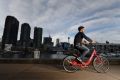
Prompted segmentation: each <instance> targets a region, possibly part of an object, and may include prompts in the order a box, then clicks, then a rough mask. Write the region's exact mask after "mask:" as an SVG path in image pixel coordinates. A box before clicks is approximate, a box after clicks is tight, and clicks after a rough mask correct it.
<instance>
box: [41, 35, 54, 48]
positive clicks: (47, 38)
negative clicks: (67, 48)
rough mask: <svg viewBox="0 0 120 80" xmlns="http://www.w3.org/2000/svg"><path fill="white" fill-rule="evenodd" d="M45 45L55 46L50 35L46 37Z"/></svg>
mask: <svg viewBox="0 0 120 80" xmlns="http://www.w3.org/2000/svg"><path fill="white" fill-rule="evenodd" d="M43 45H44V46H45V47H53V42H52V38H51V37H50V36H49V37H44V41H43Z"/></svg>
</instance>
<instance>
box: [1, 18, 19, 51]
mask: <svg viewBox="0 0 120 80" xmlns="http://www.w3.org/2000/svg"><path fill="white" fill-rule="evenodd" d="M18 28H19V21H18V20H17V19H16V18H15V17H13V16H7V17H6V20H5V27H4V32H3V36H2V49H4V47H5V44H12V45H16V42H17V35H18Z"/></svg>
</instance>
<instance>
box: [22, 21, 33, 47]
mask: <svg viewBox="0 0 120 80" xmlns="http://www.w3.org/2000/svg"><path fill="white" fill-rule="evenodd" d="M30 32H31V28H30V25H29V24H28V23H23V24H22V26H21V34H20V44H21V46H24V47H28V46H29V43H30V40H31V38H30Z"/></svg>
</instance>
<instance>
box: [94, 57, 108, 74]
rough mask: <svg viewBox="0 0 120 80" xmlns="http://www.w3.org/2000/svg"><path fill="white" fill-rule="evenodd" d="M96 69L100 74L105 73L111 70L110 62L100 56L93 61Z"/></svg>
mask: <svg viewBox="0 0 120 80" xmlns="http://www.w3.org/2000/svg"><path fill="white" fill-rule="evenodd" d="M93 66H94V69H95V70H96V71H97V72H99V73H105V72H107V71H108V70H109V61H108V59H107V58H105V57H103V56H98V57H96V58H95V59H94V61H93Z"/></svg>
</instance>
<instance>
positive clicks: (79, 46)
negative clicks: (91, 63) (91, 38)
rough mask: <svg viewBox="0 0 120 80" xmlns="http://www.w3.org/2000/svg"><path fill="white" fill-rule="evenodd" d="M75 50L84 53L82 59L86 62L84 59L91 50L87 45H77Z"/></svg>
mask: <svg viewBox="0 0 120 80" xmlns="http://www.w3.org/2000/svg"><path fill="white" fill-rule="evenodd" d="M75 48H76V49H78V50H79V51H83V53H82V55H81V56H80V58H81V59H82V60H84V57H85V56H86V55H87V53H89V51H90V50H89V48H88V47H86V46H85V45H80V44H76V45H75Z"/></svg>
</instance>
